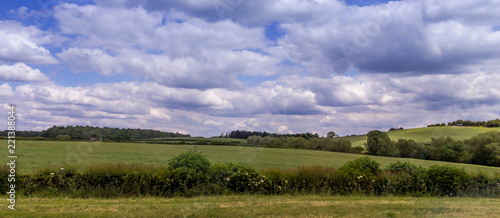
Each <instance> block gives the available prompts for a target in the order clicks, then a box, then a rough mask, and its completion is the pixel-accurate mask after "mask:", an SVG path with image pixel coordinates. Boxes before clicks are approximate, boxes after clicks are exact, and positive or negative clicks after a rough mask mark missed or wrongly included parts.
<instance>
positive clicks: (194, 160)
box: [168, 148, 210, 173]
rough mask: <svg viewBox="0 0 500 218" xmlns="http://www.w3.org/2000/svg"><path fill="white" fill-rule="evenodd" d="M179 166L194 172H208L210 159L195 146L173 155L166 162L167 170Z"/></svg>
mask: <svg viewBox="0 0 500 218" xmlns="http://www.w3.org/2000/svg"><path fill="white" fill-rule="evenodd" d="M180 167H185V168H189V169H192V170H194V172H200V173H208V171H209V170H210V161H208V159H207V158H206V157H205V156H203V155H202V154H201V152H199V151H197V150H196V148H195V149H193V150H189V151H187V152H184V153H181V154H179V155H177V156H175V157H173V158H172V159H171V160H170V161H169V162H168V169H169V170H175V169H177V168H180Z"/></svg>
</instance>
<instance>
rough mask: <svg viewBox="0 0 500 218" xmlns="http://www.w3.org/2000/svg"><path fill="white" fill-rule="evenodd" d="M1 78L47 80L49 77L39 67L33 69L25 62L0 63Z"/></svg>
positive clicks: (24, 80) (7, 79)
mask: <svg viewBox="0 0 500 218" xmlns="http://www.w3.org/2000/svg"><path fill="white" fill-rule="evenodd" d="M0 80H4V81H13V82H45V81H48V80H49V78H48V77H47V76H46V75H45V74H43V73H42V72H41V71H40V70H39V69H33V68H31V67H29V66H28V65H26V64H24V63H16V64H14V65H0Z"/></svg>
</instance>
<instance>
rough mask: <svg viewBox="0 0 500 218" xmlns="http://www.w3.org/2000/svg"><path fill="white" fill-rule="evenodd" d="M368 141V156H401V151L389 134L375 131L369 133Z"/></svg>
mask: <svg viewBox="0 0 500 218" xmlns="http://www.w3.org/2000/svg"><path fill="white" fill-rule="evenodd" d="M367 136H368V139H367V141H366V148H367V150H368V154H371V155H377V156H389V157H397V156H399V150H398V148H397V147H396V146H395V143H394V142H393V141H391V138H389V135H387V133H385V132H382V131H380V130H373V131H370V132H368V135H367Z"/></svg>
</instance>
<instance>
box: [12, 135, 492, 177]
mask: <svg viewBox="0 0 500 218" xmlns="http://www.w3.org/2000/svg"><path fill="white" fill-rule="evenodd" d="M193 147H194V146H193V145H166V144H146V143H107V142H67V141H66V142H64V141H51V142H46V141H22V142H19V157H18V159H19V163H20V164H19V171H20V172H21V173H32V172H34V171H36V170H37V169H40V168H42V167H41V166H52V167H56V168H59V167H65V165H66V163H71V164H72V165H76V166H77V167H78V168H80V169H82V168H84V167H85V166H86V165H87V164H96V163H103V162H113V163H141V164H155V165H163V166H165V165H167V164H168V160H170V159H171V158H172V157H173V156H175V155H177V154H180V153H181V152H185V151H187V150H188V149H191V148H193ZM198 150H200V151H201V152H203V154H204V155H206V156H207V158H208V159H209V160H210V161H211V162H212V163H225V162H234V163H244V164H248V165H251V166H254V167H256V168H260V169H262V168H266V167H281V168H295V167H300V166H312V165H323V166H331V167H340V166H342V165H343V164H345V163H346V162H347V161H349V160H354V159H356V158H359V157H363V156H365V155H358V154H348V153H336V152H326V151H314V150H302V149H276V148H261V147H243V146H209V145H200V146H198ZM370 158H372V159H373V160H375V161H377V162H379V163H380V164H381V165H382V167H385V166H387V165H388V164H390V163H393V162H396V161H397V160H402V161H410V162H412V163H414V164H418V165H422V166H423V167H429V166H431V165H435V164H438V165H453V166H457V167H460V168H465V169H466V170H469V171H484V172H488V173H490V174H494V173H500V168H498V167H487V166H479V165H470V164H457V163H446V162H439V161H427V160H417V159H405V158H389V157H377V156H371V157H370Z"/></svg>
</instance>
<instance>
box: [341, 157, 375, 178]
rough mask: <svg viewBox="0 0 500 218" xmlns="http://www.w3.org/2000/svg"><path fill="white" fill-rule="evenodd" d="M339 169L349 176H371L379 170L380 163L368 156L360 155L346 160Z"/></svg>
mask: <svg viewBox="0 0 500 218" xmlns="http://www.w3.org/2000/svg"><path fill="white" fill-rule="evenodd" d="M339 170H340V171H341V172H343V173H346V174H348V175H351V176H355V177H358V176H365V177H372V176H373V175H375V174H377V173H378V172H380V164H379V163H377V162H376V161H374V160H372V159H370V158H369V157H362V158H358V159H355V160H352V161H348V162H347V163H346V164H344V166H342V167H340V168H339Z"/></svg>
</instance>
